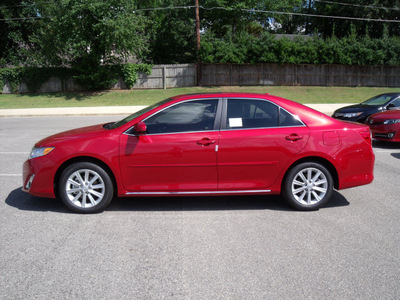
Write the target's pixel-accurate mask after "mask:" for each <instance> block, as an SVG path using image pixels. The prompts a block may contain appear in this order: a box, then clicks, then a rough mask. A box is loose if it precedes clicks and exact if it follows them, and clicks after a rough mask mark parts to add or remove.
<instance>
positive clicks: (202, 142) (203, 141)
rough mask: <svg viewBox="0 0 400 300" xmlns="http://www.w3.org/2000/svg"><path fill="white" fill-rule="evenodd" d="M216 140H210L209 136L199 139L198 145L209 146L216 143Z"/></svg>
mask: <svg viewBox="0 0 400 300" xmlns="http://www.w3.org/2000/svg"><path fill="white" fill-rule="evenodd" d="M214 143H215V140H210V139H209V138H202V139H201V140H200V141H197V145H201V146H203V147H204V146H209V145H211V144H214Z"/></svg>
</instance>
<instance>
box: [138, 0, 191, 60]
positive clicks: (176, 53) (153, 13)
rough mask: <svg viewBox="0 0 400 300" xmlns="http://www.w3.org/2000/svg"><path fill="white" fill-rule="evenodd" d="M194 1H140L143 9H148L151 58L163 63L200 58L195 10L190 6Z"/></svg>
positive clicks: (145, 12) (149, 52) (146, 14)
mask: <svg viewBox="0 0 400 300" xmlns="http://www.w3.org/2000/svg"><path fill="white" fill-rule="evenodd" d="M193 3H194V1H188V0H164V1H159V0H153V1H149V0H139V1H138V9H139V10H140V9H148V10H145V11H143V13H144V15H145V16H146V18H147V20H148V23H147V32H148V36H149V51H148V52H147V56H146V59H147V60H148V61H151V62H153V63H161V64H162V63H164V64H166V63H190V62H194V61H196V35H195V10H194V8H189V7H188V6H192V5H193ZM176 7H180V8H176ZM154 8H165V9H161V10H154Z"/></svg>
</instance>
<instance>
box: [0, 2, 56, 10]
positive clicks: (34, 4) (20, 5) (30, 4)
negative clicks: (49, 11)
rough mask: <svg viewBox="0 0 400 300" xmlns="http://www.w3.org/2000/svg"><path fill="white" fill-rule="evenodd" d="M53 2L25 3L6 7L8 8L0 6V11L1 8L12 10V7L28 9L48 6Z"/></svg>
mask: <svg viewBox="0 0 400 300" xmlns="http://www.w3.org/2000/svg"><path fill="white" fill-rule="evenodd" d="M50 3H53V2H35V3H29V4H28V3H26V4H18V5H8V6H0V9H2V8H14V7H28V6H37V5H43V4H50Z"/></svg>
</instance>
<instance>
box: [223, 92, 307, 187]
mask: <svg viewBox="0 0 400 300" xmlns="http://www.w3.org/2000/svg"><path fill="white" fill-rule="evenodd" d="M224 101H225V102H224V103H225V104H224V112H223V117H222V121H221V122H222V123H221V127H222V128H221V132H220V143H219V148H218V174H219V177H218V190H220V191H222V190H228V191H229V190H231V191H232V190H264V189H267V188H268V187H269V186H271V185H272V184H273V183H274V181H275V180H276V178H277V177H278V175H279V174H280V173H281V172H282V171H283V168H284V167H285V166H286V165H287V163H288V161H289V160H290V159H291V158H292V157H293V156H294V155H296V154H297V153H298V152H299V151H301V150H302V149H303V148H304V147H305V145H306V143H307V140H308V137H309V129H308V127H307V126H305V125H304V124H303V123H302V122H301V121H300V120H298V119H297V118H296V117H295V116H293V115H292V114H290V113H289V112H287V111H286V110H284V109H283V108H281V107H279V106H277V105H275V104H274V103H272V102H270V101H267V100H261V99H260V100H258V99H225V100H224Z"/></svg>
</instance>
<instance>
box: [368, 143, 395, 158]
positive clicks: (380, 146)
mask: <svg viewBox="0 0 400 300" xmlns="http://www.w3.org/2000/svg"><path fill="white" fill-rule="evenodd" d="M372 147H373V148H374V149H375V150H376V149H379V150H394V151H396V150H397V151H396V152H392V153H390V155H391V156H393V157H394V158H397V159H400V143H398V142H385V141H378V140H374V141H373V142H372Z"/></svg>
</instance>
